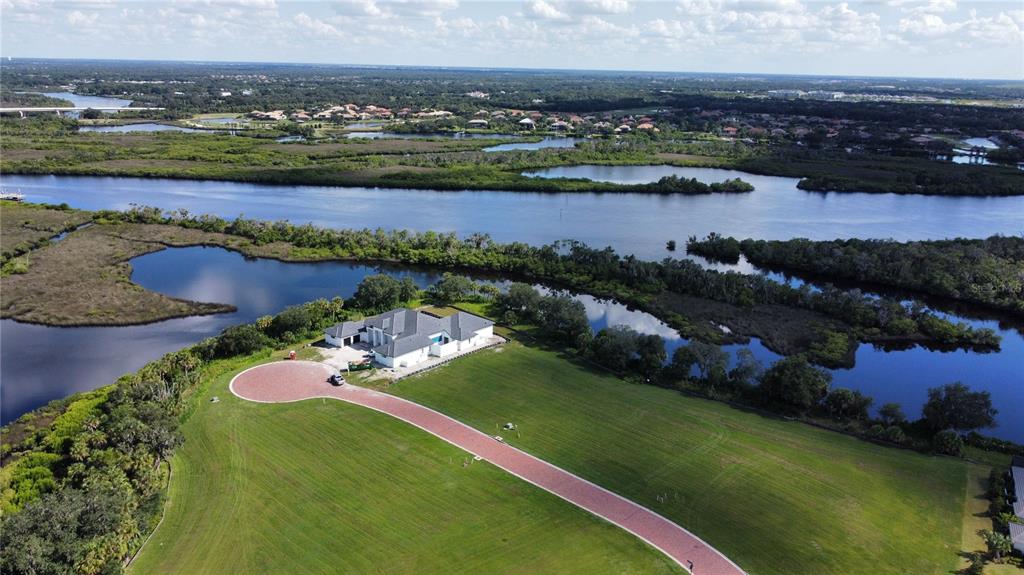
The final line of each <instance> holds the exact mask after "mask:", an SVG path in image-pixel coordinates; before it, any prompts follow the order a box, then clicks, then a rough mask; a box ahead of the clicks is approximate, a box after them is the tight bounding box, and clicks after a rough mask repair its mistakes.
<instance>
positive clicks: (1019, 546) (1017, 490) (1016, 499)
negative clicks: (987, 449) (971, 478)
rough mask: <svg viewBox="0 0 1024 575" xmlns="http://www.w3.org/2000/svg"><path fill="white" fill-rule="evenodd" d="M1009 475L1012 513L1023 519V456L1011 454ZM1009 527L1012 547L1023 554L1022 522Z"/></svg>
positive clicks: (1023, 529) (1023, 536)
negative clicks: (1011, 485)
mask: <svg viewBox="0 0 1024 575" xmlns="http://www.w3.org/2000/svg"><path fill="white" fill-rule="evenodd" d="M1010 476H1011V478H1012V479H1013V494H1012V496H1011V497H1012V499H1013V514H1014V515H1016V516H1017V517H1018V518H1019V519H1021V520H1022V521H1024V457H1021V456H1020V455H1014V456H1013V463H1012V465H1011V467H1010ZM1009 528H1010V540H1011V541H1012V542H1013V548H1014V549H1015V550H1017V552H1018V553H1022V554H1024V524H1021V523H1013V522H1011V523H1010V525H1009Z"/></svg>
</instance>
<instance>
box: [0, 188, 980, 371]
mask: <svg viewBox="0 0 1024 575" xmlns="http://www.w3.org/2000/svg"><path fill="white" fill-rule="evenodd" d="M93 219H94V221H95V223H96V224H97V225H94V226H91V227H89V228H87V229H82V230H77V231H75V232H73V233H71V234H69V236H68V238H67V239H66V240H65V241H63V242H61V243H60V244H58V245H56V246H50V247H47V248H45V249H41V250H38V251H36V252H35V253H33V254H32V258H33V261H35V262H36V263H34V264H33V265H32V266H30V267H28V268H27V269H26V270H24V271H25V273H22V274H21V275H18V276H16V277H15V278H14V279H13V280H11V281H10V282H9V286H13V289H7V290H5V291H4V293H3V294H0V298H2V300H3V303H2V306H3V309H2V312H0V313H2V314H4V315H3V317H11V318H14V319H18V320H21V321H30V322H36V323H44V324H48V325H130V324H139V323H147V322H152V321H157V320H160V319H167V318H170V317H180V316H182V315H194V314H196V313H215V312H218V311H225V310H229V309H231V308H230V306H219V307H218V306H217V305H215V304H197V303H195V302H184V301H181V300H174V299H172V298H166V297H165V296H160V295H159V294H155V293H153V292H148V291H146V290H144V289H143V288H141V287H140V286H138V285H135V284H133V283H131V281H130V273H131V267H130V264H129V263H128V261H129V260H130V259H131V258H132V257H136V256H139V255H142V254H145V253H149V252H153V251H158V250H161V249H164V248H165V247H167V246H175V247H184V246H195V245H204V246H220V247H224V248H227V249H231V250H235V251H238V252H241V253H243V254H244V255H246V256H250V257H267V258H274V259H279V260H282V261H293V262H316V261H343V260H347V261H364V262H366V261H371V262H397V263H402V264H412V265H423V266H430V267H432V268H434V269H445V270H456V271H462V272H468V273H479V274H490V275H497V276H499V277H505V278H512V279H518V280H525V281H530V282H540V283H545V284H547V285H549V286H552V287H555V288H567V289H571V290H576V291H579V292H582V293H589V294H591V295H594V296H597V297H603V298H609V299H617V300H619V301H621V302H623V303H626V304H629V305H633V306H636V307H638V308H640V309H642V310H644V311H647V312H649V313H651V314H653V315H655V316H656V317H658V318H659V319H661V320H663V321H665V322H666V323H668V324H669V325H671V326H672V327H674V328H676V329H677V330H679V331H680V333H682V334H683V335H684V336H685V337H688V338H697V339H701V340H705V341H709V342H712V343H744V342H746V341H748V340H747V338H749V337H760V338H762V339H763V340H764V342H765V344H766V345H767V346H769V348H770V349H772V350H773V351H776V352H778V353H782V354H787V355H788V354H794V353H802V352H810V353H811V354H812V359H814V360H815V361H817V362H819V363H821V364H822V365H828V366H847V367H849V366H852V365H853V360H854V351H855V350H856V346H857V344H858V342H870V343H881V344H895V345H915V344H920V345H933V344H941V345H944V346H946V347H950V348H953V347H966V348H971V349H975V350H985V351H988V350H998V347H999V337H998V335H996V334H995V333H994V332H991V331H990V330H973V329H970V328H969V327H968V326H965V325H954V324H953V323H951V322H950V321H947V320H945V319H941V318H937V317H934V316H932V315H931V314H927V313H918V312H914V315H913V317H911V315H910V312H908V311H907V310H905V309H904V308H903V307H901V306H899V304H897V303H895V302H882V303H879V302H876V301H874V300H871V299H869V298H865V297H863V296H861V295H859V294H856V293H853V292H843V291H840V290H832V291H830V292H829V293H823V294H821V295H813V296H810V297H809V298H807V297H803V296H801V295H800V293H799V292H798V291H796V290H794V289H792V288H789V287H786V286H782V285H780V284H777V283H775V282H772V281H770V280H767V279H765V278H763V277H761V276H744V275H742V274H735V273H730V274H719V273H717V272H713V271H708V270H704V269H702V268H701V267H700V266H699V265H697V264H695V263H692V262H689V261H686V260H671V261H668V262H667V263H653V262H641V261H637V260H633V259H631V258H621V256H618V255H617V254H614V253H610V252H605V251H600V250H593V249H590V248H587V247H586V246H582V245H575V246H573V248H572V250H570V254H569V255H564V256H563V255H558V254H557V251H556V248H554V247H552V246H546V247H542V248H533V247H525V246H521V245H516V244H496V243H493V242H490V241H489V240H488V239H487V238H486V237H484V238H482V239H480V243H479V244H474V243H473V241H471V240H465V241H463V240H460V239H459V238H457V237H456V236H455V235H454V234H440V235H439V234H434V233H424V234H415V235H412V236H410V235H408V234H395V233H389V234H385V235H383V236H382V235H380V234H379V233H375V232H371V231H369V230H327V229H319V228H315V227H313V226H310V225H305V226H295V225H293V224H290V223H287V222H278V223H273V224H272V223H269V222H261V221H254V220H245V219H241V218H240V219H238V220H236V221H234V222H228V221H225V220H222V219H219V218H215V217H208V216H199V217H193V216H181V215H180V214H178V215H176V216H174V217H169V216H166V215H165V214H163V213H162V212H160V211H159V210H157V209H155V208H138V209H133V210H130V211H128V212H110V211H106V212H98V213H96V214H93ZM204 230H207V231H204ZM82 293H86V294H89V295H90V298H89V299H87V300H85V299H83V298H81V297H78V296H80V295H81V294H82ZM72 295H74V296H75V297H77V299H75V298H72V297H71V296H72ZM69 298H71V299H73V300H74V301H77V302H78V303H77V304H75V305H71V306H68V305H66V303H65V302H66V301H68V300H69ZM160 298H163V299H162V300H161V299H160ZM883 305H884V306H886V307H885V309H883V308H882V307H881V306H883ZM886 318H888V320H886ZM885 321H888V323H885ZM721 326H725V327H726V328H728V329H727V330H723V329H722V328H721ZM826 344H828V345H826ZM823 346H824V347H823Z"/></svg>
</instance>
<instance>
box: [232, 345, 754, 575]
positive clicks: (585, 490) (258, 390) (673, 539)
mask: <svg viewBox="0 0 1024 575" xmlns="http://www.w3.org/2000/svg"><path fill="white" fill-rule="evenodd" d="M331 373H332V371H331V368H329V367H328V366H326V365H324V364H322V363H316V362H310V361H282V362H277V363H269V364H265V365H260V366H257V367H254V368H251V369H248V370H246V371H243V372H242V373H240V374H238V375H237V376H235V378H234V379H232V380H231V385H230V387H231V392H232V393H234V394H235V395H237V396H238V397H241V398H242V399H247V400H250V401H257V402H265V403H278V402H290V401H301V400H303V399H311V398H318V397H330V398H333V399H340V400H342V401H347V402H349V403H354V404H356V405H361V406H363V407H368V408H370V409H374V410H377V411H379V412H381V413H386V414H388V415H390V416H392V417H396V418H398V419H401V420H402V421H405V422H407V423H410V424H412V425H415V426H416V427H419V428H420V429H422V430H424V431H426V432H428V433H430V434H432V435H435V436H437V437H440V438H441V439H443V440H445V441H447V442H449V443H451V444H452V445H455V446H457V447H460V448H462V449H464V450H466V451H468V452H470V453H471V454H473V455H479V456H480V457H481V458H483V459H486V460H487V461H489V462H491V463H492V464H494V465H496V466H498V467H500V468H501V469H504V470H505V471H507V472H509V473H511V474H512V475H515V476H516V477H519V478H520V479H523V480H524V481H528V482H530V483H532V484H534V485H536V486H537V487H540V488H541V489H544V490H546V491H549V492H551V493H553V494H555V495H557V496H559V497H561V498H562V499H565V500H566V501H569V502H570V503H572V504H574V505H576V506H578V507H582V508H583V509H586V510H587V511H589V512H591V513H593V514H594V515H597V516H598V517H601V518H603V519H605V520H607V521H609V522H611V523H613V524H615V525H618V526H619V527H621V528H623V529H625V530H626V531H629V532H630V533H632V534H633V535H636V536H637V537H639V538H641V539H643V540H644V541H646V542H647V543H649V544H650V545H652V546H653V547H655V548H656V549H658V550H660V551H661V552H663V553H665V554H666V555H668V556H669V557H671V558H672V559H673V560H675V561H676V563H678V564H679V565H681V566H682V567H683V568H684V569H687V570H690V568H689V566H690V565H691V562H692V565H693V569H692V572H693V573H695V574H698V575H705V574H707V575H742V574H743V573H744V571H743V570H742V569H740V568H739V566H737V565H736V564H735V563H733V562H732V561H730V560H729V559H728V558H726V557H725V556H724V555H722V554H721V553H719V552H718V551H717V550H715V548H713V547H711V546H710V545H708V544H707V543H705V542H703V541H701V540H700V539H699V538H698V537H697V536H695V535H693V534H692V533H690V532H689V531H687V530H685V529H683V528H682V527H680V526H678V525H676V524H675V523H673V522H671V521H669V520H668V519H666V518H664V517H662V516H661V515H659V514H657V513H655V512H654V511H651V510H650V509H647V508H646V507H643V506H641V505H639V504H637V503H634V502H632V501H630V500H628V499H626V498H624V497H621V496H619V495H616V494H614V493H612V492H611V491H608V490H607V489H604V488H603V487H600V486H598V485H595V484H593V483H591V482H589V481H587V480H586V479H583V478H581V477H577V476H575V475H573V474H571V473H569V472H568V471H565V470H563V469H561V468H559V467H556V466H554V465H551V464H550V463H547V462H545V461H543V460H540V459H538V458H536V457H534V456H532V455H530V454H528V453H526V452H524V451H521V450H519V449H516V448H514V447H512V446H510V445H507V444H504V443H501V442H498V441H497V440H495V439H494V438H492V437H490V436H488V435H486V434H484V433H481V432H480V431H477V430H476V429H474V428H472V427H469V426H468V425H466V424H464V423H461V422H459V421H456V420H455V419H452V418H450V417H448V416H446V415H443V414H441V413H438V412H437V411H434V410H432V409H430V408H428V407H424V406H422V405H419V404H418V403H413V402H411V401H408V400H405V399H402V398H400V397H396V396H394V395H389V394H386V393H380V392H377V391H373V390H370V389H366V388H363V387H358V386H353V385H348V384H346V385H343V386H340V387H334V386H332V385H330V384H329V383H327V377H328V376H329V375H330V374H331Z"/></svg>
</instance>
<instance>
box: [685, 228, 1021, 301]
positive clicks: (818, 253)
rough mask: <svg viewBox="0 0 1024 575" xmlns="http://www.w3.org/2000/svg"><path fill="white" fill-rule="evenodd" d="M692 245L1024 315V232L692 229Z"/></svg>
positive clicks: (701, 251)
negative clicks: (837, 233) (775, 235)
mask: <svg viewBox="0 0 1024 575" xmlns="http://www.w3.org/2000/svg"><path fill="white" fill-rule="evenodd" d="M686 251H687V252H689V253H694V254H698V255H700V256H703V257H706V258H708V259H713V260H718V261H724V262H733V263H734V262H736V261H738V259H739V256H740V254H741V253H742V254H743V255H744V256H745V257H746V258H747V260H748V261H750V262H751V263H753V264H755V265H758V266H762V267H766V268H771V269H778V270H783V271H790V272H796V273H804V274H811V275H813V276H816V277H822V278H827V279H833V278H834V279H837V280H847V281H855V282H866V283H872V284H877V285H883V286H890V287H894V288H899V289H906V290H913V291H916V292H921V293H925V294H929V295H933V296H938V297H942V298H948V299H952V300H957V301H963V302H967V303H971V304H977V305H981V306H985V307H988V308H992V309H996V310H999V311H1004V312H1009V313H1011V314H1013V315H1016V316H1024V237H1020V236H998V235H997V236H991V237H989V238H985V239H963V238H957V239H953V240H934V241H911V242H897V241H894V240H870V239H868V240H861V239H849V240H831V241H812V240H808V239H803V238H797V239H791V240H771V241H766V240H753V239H745V240H743V241H742V242H741V241H738V240H736V239H735V238H731V237H730V238H727V237H722V236H721V235H718V234H714V233H713V234H710V235H708V236H707V237H706V238H704V239H703V240H697V238H695V237H691V238H690V241H689V242H687V244H686Z"/></svg>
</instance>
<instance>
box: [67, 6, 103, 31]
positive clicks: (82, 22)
mask: <svg viewBox="0 0 1024 575" xmlns="http://www.w3.org/2000/svg"><path fill="white" fill-rule="evenodd" d="M99 17H100V15H99V14H97V13H95V12H89V13H85V12H82V11H81V10H74V11H72V12H68V15H67V21H68V24H71V26H72V27H74V28H89V27H91V26H93V25H94V24H96V21H97V20H98V19H99Z"/></svg>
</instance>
